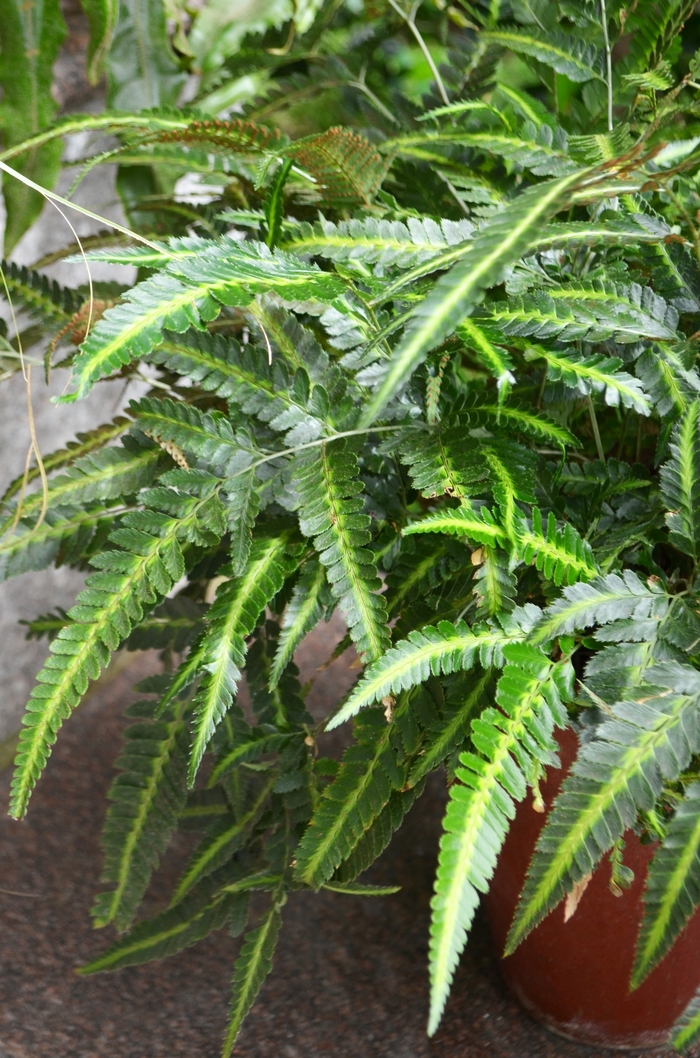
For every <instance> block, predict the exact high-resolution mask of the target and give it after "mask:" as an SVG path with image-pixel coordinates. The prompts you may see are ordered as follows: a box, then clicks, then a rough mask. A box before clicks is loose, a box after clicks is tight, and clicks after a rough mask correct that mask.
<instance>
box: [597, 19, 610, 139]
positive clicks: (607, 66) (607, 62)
mask: <svg viewBox="0 0 700 1058" xmlns="http://www.w3.org/2000/svg"><path fill="white" fill-rule="evenodd" d="M600 21H601V24H602V27H603V40H604V41H605V78H606V81H607V84H608V132H612V131H613V82H612V49H611V47H610V35H609V34H608V13H607V10H606V7H605V0H600Z"/></svg>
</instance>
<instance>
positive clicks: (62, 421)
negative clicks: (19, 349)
mask: <svg viewBox="0 0 700 1058" xmlns="http://www.w3.org/2000/svg"><path fill="white" fill-rule="evenodd" d="M103 142H104V141H103ZM87 147H88V140H87V137H86V136H85V135H80V136H74V137H71V139H70V140H69V142H68V143H67V146H66V152H65V159H66V161H71V160H74V159H75V158H78V157H81V156H82V155H84V153H85V151H86V149H87ZM74 174H75V170H68V171H67V172H65V173H64V174H63V176H62V178H61V183H60V185H59V187H58V188H57V190H58V191H59V193H61V194H64V193H65V192H66V191H67V189H68V187H69V186H70V183H71V181H72V179H73V176H74ZM114 177H115V172H114V169H113V167H107V166H104V167H101V168H98V169H95V170H93V171H92V173H90V174H89V176H88V177H87V178H86V179H85V181H84V182H83V183H82V184H81V185H80V187H79V189H78V191H77V193H76V195H75V196H74V199H75V201H77V202H79V203H80V204H81V205H84V206H86V207H87V208H89V209H91V210H93V211H94V212H96V213H99V214H100V215H102V216H104V217H106V218H109V219H113V220H117V221H120V222H121V223H124V216H123V213H122V210H121V206H120V204H119V201H118V198H117V195H116V191H115V186H114ZM5 179H7V177H5ZM70 219H71V223H72V224H73V226H74V227H75V229H76V231H77V232H78V234H79V235H81V236H83V235H87V234H89V233H91V232H95V231H97V230H99V229H100V227H104V225H100V224H98V223H96V222H94V221H92V220H90V219H88V218H86V217H83V216H81V215H80V214H78V213H74V212H71V214H70ZM72 240H73V235H72V233H71V231H70V229H69V228H68V227H67V225H66V223H65V221H64V219H63V218H62V217H61V215H60V214H59V213H58V212H57V210H56V209H54V208H53V207H52V206H51V205H49V204H47V205H46V207H45V209H44V211H43V213H42V216H41V218H40V219H39V221H38V222H37V223H36V224H35V225H34V226H33V228H32V229H31V230H30V231H28V232H27V233H26V235H25V236H24V237H23V239H22V240H21V242H20V243H19V244H18V245H17V247H16V248H15V251H14V253H13V254H12V257H11V259H12V260H14V261H17V262H18V263H19V264H26V265H31V264H32V263H33V262H34V261H37V260H39V259H40V258H41V257H42V256H43V255H45V254H47V253H49V252H51V251H52V250H55V249H58V248H60V247H62V246H65V245H67V244H69V243H70V242H72ZM92 271H93V279H95V280H110V279H115V278H116V279H118V280H119V281H121V282H131V281H132V280H133V277H134V273H133V270H131V269H125V268H118V269H114V268H110V267H109V266H105V265H94V266H93V268H92ZM45 272H46V274H47V275H50V276H52V277H53V278H55V279H57V280H58V281H59V282H60V283H62V284H64V285H69V286H70V285H74V286H79V285H82V284H84V283H85V281H86V274H85V267H84V265H81V264H77V265H66V264H57V265H53V266H51V267H50V268H47V269H45ZM0 312H1V313H2V315H3V316H4V318H5V319H7V320H9V318H10V316H9V309H8V306H7V305H6V304H2V306H1V307H0ZM20 326H21V320H20ZM42 354H43V349H41V348H38V347H37V348H35V349H30V350H28V355H30V356H34V357H38V358H41V355H42ZM66 379H67V374H66V372H65V371H61V372H56V373H55V375H54V378H53V379H52V383H51V386H50V387H48V389H47V387H46V385H45V384H44V381H43V371H42V370H40V369H37V368H35V369H34V370H33V379H32V391H33V392H32V404H33V408H34V416H35V421H36V429H37V435H38V439H39V444H40V448H41V451H42V452H44V453H48V452H52V451H54V450H55V449H57V448H61V447H63V446H64V445H65V443H66V442H67V441H69V440H72V439H74V438H75V436H76V434H77V433H80V432H82V431H85V430H89V429H91V428H92V427H94V426H97V425H99V424H100V423H101V422H105V421H107V420H108V419H110V418H112V417H113V416H114V415H115V414H117V413H118V412H119V411H120V409H121V408H123V407H124V406H125V405H126V404H127V403H128V401H129V400H130V399H132V398H133V397H135V396H137V395H138V392H139V391H141V390H142V387H140V386H135V385H134V384H132V385H131V387H130V388H128V387H127V388H125V386H124V383H122V382H110V383H105V384H102V385H99V386H97V387H96V388H95V390H93V393H92V394H91V395H90V397H89V398H88V399H87V400H85V401H81V402H80V403H77V404H67V405H66V404H64V405H56V404H52V403H51V399H50V398H51V397H52V396H54V395H55V394H57V393H60V392H61V390H62V389H63V387H64V386H65V383H66ZM0 442H1V446H2V447H1V451H2V461H1V463H0V493H1V492H2V491H3V490H4V489H5V487H6V486H7V485H8V484H9V482H10V481H11V480H12V479H13V478H14V477H15V476H16V475H18V474H20V473H21V472H22V470H23V468H24V462H25V459H26V455H27V449H28V446H29V442H30V436H29V426H28V417H27V398H26V389H25V384H24V380H23V378H22V376H21V375H20V374H17V375H15V376H14V377H13V378H11V379H9V380H7V381H5V382H3V383H1V384H0ZM83 579H84V578H83V576H82V575H81V574H80V573H78V572H76V571H74V570H70V569H53V568H52V569H49V570H44V571H40V572H36V573H25V574H23V575H22V576H20V577H17V578H15V579H13V580H10V581H8V582H6V583H5V584H2V585H0V687H1V688H2V689H1V692H0V741H2V740H3V739H6V738H8V737H9V736H10V735H12V734H13V733H14V732H15V731H16V730H17V728H18V726H19V722H20V717H21V715H22V709H23V706H24V703H25V702H26V700H27V697H28V695H29V692H30V691H31V687H32V684H33V680H34V675H35V673H36V672H37V671H38V669H39V668H40V667H41V664H42V662H43V659H44V657H45V655H46V646H45V644H44V643H37V642H27V641H26V640H25V631H26V630H25V629H24V628H23V627H22V626H20V625H19V624H18V621H19V620H20V619H22V618H24V619H29V618H32V617H35V616H36V615H37V614H39V613H46V612H47V611H49V610H52V609H54V608H55V607H56V606H62V607H64V608H68V607H69V606H70V605H71V604H72V602H73V601H74V599H75V596H76V595H77V593H78V592H79V591H80V588H81V586H82V583H83Z"/></svg>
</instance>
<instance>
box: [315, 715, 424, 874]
mask: <svg viewBox="0 0 700 1058" xmlns="http://www.w3.org/2000/svg"><path fill="white" fill-rule="evenodd" d="M408 709H409V705H408V703H407V701H404V702H402V703H400V704H398V705H397V708H396V710H395V712H394V717H395V719H398V718H399V717H400V716H401V714H402V712H406V711H407V710H408ZM392 734H393V725H391V724H387V722H386V720H385V719H384V716H383V715H382V713H381V712H379V711H378V710H372V711H371V712H368V713H365V714H363V716H362V718H361V719H360V720H358V722H357V723H356V726H355V735H356V739H357V744H356V745H353V746H351V747H350V749H348V750H346V752H345V756H344V757H343V761H342V764H341V767H340V771H339V772H338V775H337V777H336V779H335V780H334V782H333V783H332V784H331V785H330V786H329V787H327V789H326V791H325V792H324V795H323V797H322V798H321V801H320V803H319V806H318V808H317V810H316V812H315V814H314V816H313V818H312V820H311V823H310V824H309V826H308V828H307V830H306V832H305V834H304V837H303V838H302V840H301V843H300V845H299V847H298V849H297V853H296V857H297V864H296V869H295V874H296V877H297V878H298V879H299V880H300V881H303V882H305V883H306V884H307V885H311V886H313V887H314V888H316V889H318V888H319V886H321V885H322V884H323V883H324V882H326V881H328V879H329V878H330V877H331V876H332V875H333V873H334V871H335V870H336V869H337V868H338V867H339V865H340V864H341V863H342V862H343V860H346V859H347V858H348V857H349V856H350V855H351V854H352V852H353V851H354V849H355V848H356V846H357V845H358V843H359V842H360V841H361V839H362V836H363V834H364V833H365V831H367V830H368V829H369V828H370V826H371V825H372V823H373V822H374V820H375V819H376V818H377V816H378V815H379V814H380V813H381V811H382V810H383V809H384V807H385V806H386V805H387V804H388V802H389V799H390V798H391V795H392V790H397V791H398V790H401V788H402V787H403V785H404V782H405V777H406V776H405V767H402V766H401V765H399V764H397V762H396V759H395V758H396V750H395V749H394V747H393V745H392Z"/></svg>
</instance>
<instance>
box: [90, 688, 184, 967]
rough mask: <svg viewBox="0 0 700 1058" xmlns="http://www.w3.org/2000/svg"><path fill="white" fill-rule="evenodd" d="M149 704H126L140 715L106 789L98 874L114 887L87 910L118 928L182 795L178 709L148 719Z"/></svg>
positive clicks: (131, 911)
mask: <svg viewBox="0 0 700 1058" xmlns="http://www.w3.org/2000/svg"><path fill="white" fill-rule="evenodd" d="M153 708H154V703H152V702H139V703H137V704H136V705H134V706H131V707H130V709H129V714H130V715H131V716H142V717H144V718H145V719H144V720H143V721H142V722H140V723H136V724H133V725H132V726H131V727H129V728H127V730H126V733H125V738H126V740H127V742H126V747H125V749H124V751H123V753H122V755H121V756H120V757H119V759H118V760H117V763H116V767H117V768H118V769H119V770H120V771H121V775H119V776H118V777H117V778H116V779H115V780H114V782H113V783H112V787H111V789H110V792H109V798H110V800H111V801H112V805H111V807H110V808H109V810H108V812H107V818H106V820H105V826H104V832H103V835H102V845H103V849H104V856H105V862H104V868H103V871H102V877H101V879H100V880H101V881H102V882H104V883H107V884H111V885H113V886H114V888H113V889H111V890H110V891H109V892H106V893H102V894H101V895H100V896H98V898H97V900H96V902H95V906H94V908H93V912H92V914H93V917H94V919H95V925H96V926H106V925H107V923H108V922H114V924H115V926H116V928H117V929H118V930H119V931H122V930H125V929H127V928H128V927H129V926H130V925H131V922H132V920H133V918H134V915H135V913H136V910H137V908H138V906H139V904H140V902H141V898H142V897H143V894H144V893H145V891H146V888H147V886H148V883H149V881H150V877H151V874H152V872H153V869H154V868H155V866H156V865H157V863H158V860H159V859H160V855H161V853H162V852H163V851H164V850H165V849H166V848H167V846H168V845H169V843H170V839H171V837H172V834H173V832H174V830H175V828H176V827H177V821H178V816H179V814H180V812H181V810H182V808H183V807H184V805H185V799H186V788H185V771H186V761H187V731H186V727H185V724H184V722H183V720H182V717H181V715H179V713H181V711H182V710H181V708H180V710H179V711H178V712H176V711H171V712H170V714H169V715H167V716H165V717H161V719H160V720H153V719H152V713H153ZM120 965H121V964H120Z"/></svg>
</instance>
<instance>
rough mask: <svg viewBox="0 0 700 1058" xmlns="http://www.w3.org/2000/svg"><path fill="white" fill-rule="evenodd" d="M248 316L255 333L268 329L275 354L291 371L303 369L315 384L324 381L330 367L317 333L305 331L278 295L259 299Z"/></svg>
mask: <svg viewBox="0 0 700 1058" xmlns="http://www.w3.org/2000/svg"><path fill="white" fill-rule="evenodd" d="M247 313H248V318H249V319H251V320H252V321H253V325H254V327H255V329H257V330H262V328H264V329H265V335H266V336H267V339H268V340H269V342H270V343H271V345H272V348H273V350H274V352H275V353H279V355H280V356H282V358H283V359H284V360H285V361H286V362H287V364H289V366H290V367H291V368H293V369H294V370H295V371H298V370H299V368H303V369H304V371H306V373H307V375H308V376H309V378H310V379H311V381H312V382H323V381H324V379H325V377H326V372H327V371H328V365H329V357H328V353H327V352H326V350H325V349H324V348H323V347H322V346H321V345H320V344H319V342H318V340H317V338H316V336H315V334H314V333H313V331H310V330H309V328H308V327H303V326H302V325H301V323H299V320H298V319H297V318H296V316H295V315H294V313H293V312H290V311H289V310H288V309H286V308H285V306H284V304H282V303H280V302H279V301H278V300H277V299H276V298H275V295H274V294H263V295H262V297H259V298H256V300H255V301H254V302H253V304H252V305H250V306H249V307H248V309H247ZM263 338H264V336H263ZM258 344H260V342H259V343H258ZM265 344H266V343H265Z"/></svg>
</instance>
